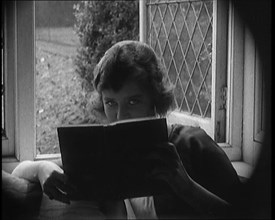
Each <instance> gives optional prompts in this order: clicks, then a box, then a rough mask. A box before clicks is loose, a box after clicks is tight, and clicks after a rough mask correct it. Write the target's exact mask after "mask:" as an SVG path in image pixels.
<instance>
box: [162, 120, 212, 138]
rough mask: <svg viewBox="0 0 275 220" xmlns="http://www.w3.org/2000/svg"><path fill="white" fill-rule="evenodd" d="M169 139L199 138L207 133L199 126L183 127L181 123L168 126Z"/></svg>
mask: <svg viewBox="0 0 275 220" xmlns="http://www.w3.org/2000/svg"><path fill="white" fill-rule="evenodd" d="M167 128H168V135H169V139H170V138H172V137H173V136H175V135H176V136H179V135H181V136H186V137H187V136H197V135H200V136H201V135H206V136H208V135H207V134H206V132H205V131H204V130H203V129H202V128H200V127H198V126H190V125H183V124H179V123H173V124H167Z"/></svg>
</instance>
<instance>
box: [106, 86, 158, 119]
mask: <svg viewBox="0 0 275 220" xmlns="http://www.w3.org/2000/svg"><path fill="white" fill-rule="evenodd" d="M102 102H103V106H104V112H105V114H106V117H107V119H108V122H115V121H119V120H124V119H132V118H141V117H152V116H155V110H154V105H153V102H152V99H151V97H150V95H149V94H148V92H147V91H145V90H144V89H142V88H141V87H140V86H138V84H137V83H136V82H132V81H131V82H126V83H125V84H124V85H123V86H122V88H121V89H120V90H119V91H117V92H114V91H113V90H112V89H105V90H103V91H102Z"/></svg>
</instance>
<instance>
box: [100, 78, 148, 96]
mask: <svg viewBox="0 0 275 220" xmlns="http://www.w3.org/2000/svg"><path fill="white" fill-rule="evenodd" d="M132 96H149V94H148V93H147V91H146V90H145V89H143V88H141V86H139V85H138V83H137V82H133V81H131V82H126V83H125V84H124V85H123V86H122V87H121V89H119V90H118V91H114V90H113V89H111V88H110V89H104V90H102V97H103V98H116V97H118V98H127V97H132Z"/></svg>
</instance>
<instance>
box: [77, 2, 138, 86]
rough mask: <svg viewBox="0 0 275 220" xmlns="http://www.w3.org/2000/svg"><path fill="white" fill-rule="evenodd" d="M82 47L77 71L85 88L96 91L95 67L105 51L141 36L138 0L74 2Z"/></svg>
mask: <svg viewBox="0 0 275 220" xmlns="http://www.w3.org/2000/svg"><path fill="white" fill-rule="evenodd" d="M74 15H75V18H76V23H75V29H76V33H77V35H78V36H79V40H80V48H79V49H78V51H77V56H76V59H75V64H76V72H77V73H78V74H79V75H80V76H81V78H82V79H83V86H84V88H85V89H86V90H88V91H90V90H93V87H92V84H91V82H92V80H93V69H94V66H95V65H96V64H97V63H98V61H99V60H100V58H101V57H102V56H103V54H104V53H105V51H106V50H107V49H108V48H110V47H111V46H112V45H113V44H115V43H116V42H118V41H121V40H126V39H133V40H138V39H139V26H138V24H139V6H138V1H81V2H79V3H77V4H75V5H74Z"/></svg>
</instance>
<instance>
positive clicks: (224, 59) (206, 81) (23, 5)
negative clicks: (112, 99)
mask: <svg viewBox="0 0 275 220" xmlns="http://www.w3.org/2000/svg"><path fill="white" fill-rule="evenodd" d="M170 3H171V5H170ZM160 5H162V6H160ZM4 6H5V7H2V10H4V13H3V15H4V22H3V24H4V25H3V27H2V28H3V30H2V31H3V38H2V39H4V44H3V54H4V56H3V75H2V77H3V79H4V80H3V83H4V96H3V100H4V102H3V103H4V111H3V112H2V117H4V124H3V125H4V128H5V133H6V138H4V139H3V137H2V146H3V147H2V153H3V156H7V157H9V158H12V159H8V158H4V157H2V162H5V161H9V162H10V161H15V162H16V161H22V160H26V159H30V160H33V159H40V158H47V157H48V158H52V157H53V155H44V156H43V157H36V129H35V126H36V123H35V120H36V111H35V85H36V84H35V77H36V72H35V63H36V62H35V2H33V1H24V2H21V1H11V2H9V1H8V2H6V3H5V5H4ZM139 6H140V15H141V16H140V39H141V41H148V43H150V44H152V46H153V47H154V48H155V49H156V50H159V52H158V53H159V54H160V55H161V57H162V61H163V62H164V64H165V65H166V68H167V69H168V70H169V71H170V73H169V74H170V79H171V81H172V82H173V83H174V84H175V85H176V86H178V87H177V89H179V88H180V89H179V91H181V90H182V92H183V95H184V96H188V94H189V93H190V92H191V93H192V94H193V95H191V97H193V99H192V102H191V101H190V99H189V97H181V99H179V98H178V99H177V100H176V101H177V102H176V103H177V111H175V112H174V113H173V114H171V116H170V117H171V118H170V119H171V120H174V121H177V122H182V123H185V124H188V123H189V124H195V125H199V126H201V127H202V128H204V129H205V130H206V131H207V132H208V133H209V134H210V135H211V136H212V137H214V138H215V139H216V140H218V141H219V142H220V143H219V144H220V146H221V147H223V149H224V150H225V152H226V153H227V155H228V156H229V158H230V159H231V160H241V159H242V151H241V149H242V147H243V142H242V140H243V127H242V126H243V124H242V122H243V102H244V98H243V97H244V95H245V94H244V89H245V93H249V91H250V90H247V87H249V86H248V85H249V82H247V81H246V80H247V75H245V76H244V72H245V71H244V69H245V70H246V73H247V72H249V69H248V68H249V67H250V66H252V65H250V64H251V63H249V62H248V61H250V62H252V64H253V62H254V61H251V60H250V58H249V57H247V55H249V54H251V53H250V52H249V49H248V48H249V47H245V48H246V52H245V53H244V46H247V44H249V43H248V42H247V35H246V33H245V32H244V26H243V24H242V23H241V22H240V21H239V20H238V16H237V15H236V14H235V12H234V9H233V8H232V6H231V5H230V4H225V2H223V1H220V0H218V1H217V0H213V1H202V2H200V1H169V2H166V1H143V0H140V5H139ZM3 8H4V9H3ZM184 8H185V9H186V14H184V13H183V9H184ZM178 16H179V17H181V16H182V17H183V18H187V17H189V16H190V17H191V18H192V19H194V21H193V23H192V25H193V26H192V27H191V26H190V27H191V31H190V30H189V31H188V32H187V33H188V37H189V41H188V47H187V48H189V50H188V49H187V50H185V51H184V50H183V46H182V45H181V42H180V37H181V34H183V33H182V29H183V28H186V29H188V28H190V27H189V26H188V25H189V24H188V23H187V21H183V22H182V24H181V25H182V26H181V25H180V26H178V27H177V25H178V24H177V23H176V22H177V21H178V20H179V17H178ZM184 16H185V17H184ZM200 16H206V17H207V22H206V27H200V25H201V24H200V22H201V20H200V19H201V17H200ZM165 21H168V23H169V22H170V23H169V25H168V26H167V27H165ZM148 22H149V23H148ZM150 22H151V23H150ZM158 23H159V24H158ZM150 24H151V25H150ZM157 25H159V26H157ZM211 29H212V31H211ZM196 31H198V32H196ZM197 33H199V34H197ZM211 33H212V34H211ZM207 34H208V35H207ZM153 35H157V36H161V38H162V39H158V40H156V41H154V40H153V39H152V36H153ZM207 36H210V38H212V40H209V38H207ZM244 36H245V37H244ZM169 37H170V38H169ZM192 37H193V38H198V39H200V42H201V43H200V44H199V45H196V44H195V43H194V42H193V41H192V39H193V38H192ZM172 39H176V42H177V43H174V42H172ZM163 41H164V42H165V43H163ZM210 42H212V45H211V43H210ZM210 45H211V47H210ZM157 48H158V49H157ZM217 48H219V49H218V50H216V49H217ZM179 51H180V53H179ZM188 51H190V52H189V53H190V54H193V55H194V56H195V62H194V64H193V66H192V67H191V69H190V67H188V65H189V64H188V62H187V61H182V62H180V65H179V64H178V61H179V60H182V58H178V57H177V54H179V57H181V56H182V57H184V56H185V57H186V56H187V57H188V56H191V55H188ZM205 51H208V52H209V54H210V52H211V53H212V54H211V59H210V58H209V56H208V57H207V56H204V52H205ZM186 52H187V53H186ZM209 54H208V55H209ZM40 58H42V57H40ZM203 58H205V59H207V60H208V61H207V63H205V64H202V66H200V65H201V64H200V63H199V61H200V60H202V59H203ZM42 60H43V59H42ZM42 60H40V61H42ZM247 60H248V61H247ZM209 61H211V63H210V62H209ZM245 61H246V62H245ZM205 62H206V61H205ZM244 63H246V66H245V68H244ZM177 65H179V66H177ZM253 65H254V64H253ZM256 66H258V64H257V65H256ZM183 68H189V69H188V71H187V72H188V75H189V76H188V75H185V77H187V82H188V84H186V85H185V87H184V84H183V83H182V82H181V81H180V77H181V73H180V71H181V70H183ZM210 70H211V71H210ZM259 71H260V69H259ZM259 71H258V72H259ZM209 74H211V76H210V75H209ZM188 77H189V78H188ZM196 77H197V78H199V79H200V81H192V80H193V78H196ZM197 85H198V87H196V86H197ZM244 85H245V87H244ZM255 86H258V85H256V84H255ZM257 91H259V93H257V94H258V96H261V92H262V90H261V89H260V90H257ZM194 94H195V95H194ZM202 94H205V95H206V96H205V97H206V98H204V99H203V98H202V97H201V96H202ZM201 100H205V103H204V104H201ZM263 101H264V100H263ZM190 103H191V104H190ZM39 110H40V109H38V111H39ZM182 110H183V111H185V113H182ZM255 111H258V112H259V111H261V109H256V110H255ZM256 115H257V114H256ZM256 119H257V120H258V118H256ZM233 125H234V126H233ZM257 129H258V127H257ZM258 130H259V129H258ZM258 130H257V131H256V130H255V131H254V134H255V135H254V136H255V137H256V139H257V140H258V137H259V136H260V135H261V132H258ZM259 131H260V130H259ZM248 136H249V135H248ZM58 156H60V155H55V157H58ZM2 164H3V166H5V163H2Z"/></svg>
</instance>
